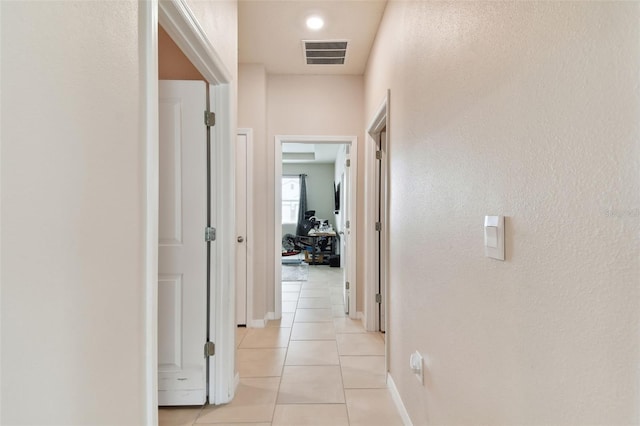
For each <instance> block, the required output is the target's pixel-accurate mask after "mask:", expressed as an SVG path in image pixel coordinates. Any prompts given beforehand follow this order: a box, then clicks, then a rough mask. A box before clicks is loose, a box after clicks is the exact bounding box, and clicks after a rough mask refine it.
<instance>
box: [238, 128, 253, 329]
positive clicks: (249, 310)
mask: <svg viewBox="0 0 640 426" xmlns="http://www.w3.org/2000/svg"><path fill="white" fill-rule="evenodd" d="M237 134H238V136H240V135H244V136H246V138H247V156H246V160H245V161H246V162H247V167H246V171H247V174H246V179H247V189H246V194H245V196H246V198H247V205H246V210H247V211H246V213H245V214H246V221H247V231H246V235H245V236H244V241H245V244H246V247H247V279H246V289H245V294H246V296H247V297H246V300H245V303H246V308H245V314H246V318H245V325H246V326H247V327H248V326H249V325H250V323H251V319H252V318H253V167H252V164H253V129H249V128H239V129H238V132H237ZM236 161H237V158H236ZM237 302H238V301H236V303H237Z"/></svg>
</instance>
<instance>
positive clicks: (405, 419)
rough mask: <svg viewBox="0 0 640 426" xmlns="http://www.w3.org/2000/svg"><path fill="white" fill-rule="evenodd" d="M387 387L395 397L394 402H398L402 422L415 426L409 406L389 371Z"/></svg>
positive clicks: (407, 425) (408, 425)
mask: <svg viewBox="0 0 640 426" xmlns="http://www.w3.org/2000/svg"><path fill="white" fill-rule="evenodd" d="M387 387H388V388H389V392H391V398H392V399H393V402H394V404H396V408H397V409H398V413H400V417H401V418H402V424H403V425H404V426H413V423H411V417H409V413H408V412H407V408H406V407H405V406H404V403H403V402H402V398H400V393H399V392H398V388H397V387H396V384H395V383H394V382H393V378H392V377H391V374H389V373H387Z"/></svg>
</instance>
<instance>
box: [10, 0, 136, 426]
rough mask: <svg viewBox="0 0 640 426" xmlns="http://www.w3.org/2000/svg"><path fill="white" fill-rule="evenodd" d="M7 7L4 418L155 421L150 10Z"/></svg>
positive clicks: (127, 5)
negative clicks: (147, 292)
mask: <svg viewBox="0 0 640 426" xmlns="http://www.w3.org/2000/svg"><path fill="white" fill-rule="evenodd" d="M1 7H2V36H1V39H2V121H3V126H2V248H3V251H2V259H1V262H2V293H3V294H2V296H3V297H2V366H1V367H2V408H3V410H2V418H1V419H0V423H2V424H8V425H9V424H10V425H18V424H65V425H74V424H77V425H86V424H122V425H139V424H143V422H144V413H145V407H144V400H143V396H144V368H143V359H144V358H143V357H144V341H145V338H144V336H145V335H144V324H143V319H144V306H145V304H144V300H143V296H144V284H143V283H144V275H143V274H144V270H143V265H144V251H143V250H144V223H143V200H144V198H145V190H144V182H143V180H142V178H143V176H144V173H143V172H144V158H143V142H142V141H141V140H140V135H141V132H140V129H139V127H140V122H139V108H140V103H141V93H140V89H139V87H140V84H139V78H140V76H139V69H140V64H139V60H138V58H139V52H138V32H137V29H138V5H137V4H136V3H135V2H117V3H111V2H109V3H107V2H2V5H1ZM34 111H42V112H43V113H42V114H39V113H35V115H34ZM36 116H37V118H35V117H36Z"/></svg>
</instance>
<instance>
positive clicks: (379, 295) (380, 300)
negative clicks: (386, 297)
mask: <svg viewBox="0 0 640 426" xmlns="http://www.w3.org/2000/svg"><path fill="white" fill-rule="evenodd" d="M376 303H382V295H381V294H380V293H378V294H376Z"/></svg>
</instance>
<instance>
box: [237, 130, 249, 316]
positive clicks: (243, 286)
mask: <svg viewBox="0 0 640 426" xmlns="http://www.w3.org/2000/svg"><path fill="white" fill-rule="evenodd" d="M247 137H248V136H247V134H246V133H239V134H238V136H237V143H236V242H237V245H236V323H237V324H238V325H246V324H247Z"/></svg>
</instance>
